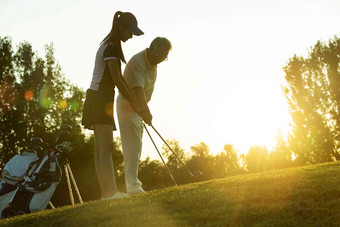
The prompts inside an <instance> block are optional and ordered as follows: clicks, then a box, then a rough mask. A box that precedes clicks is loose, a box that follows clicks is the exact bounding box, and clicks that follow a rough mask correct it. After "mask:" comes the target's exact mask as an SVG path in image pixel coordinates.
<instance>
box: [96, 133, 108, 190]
mask: <svg viewBox="0 0 340 227" xmlns="http://www.w3.org/2000/svg"><path fill="white" fill-rule="evenodd" d="M98 140H99V139H98V135H97V133H96V131H95V132H94V141H95V144H94V166H95V169H96V174H97V179H98V182H99V186H100V191H101V196H102V197H103V193H105V192H106V191H107V190H106V185H105V181H104V179H103V177H102V174H101V168H100V147H99V141H98Z"/></svg>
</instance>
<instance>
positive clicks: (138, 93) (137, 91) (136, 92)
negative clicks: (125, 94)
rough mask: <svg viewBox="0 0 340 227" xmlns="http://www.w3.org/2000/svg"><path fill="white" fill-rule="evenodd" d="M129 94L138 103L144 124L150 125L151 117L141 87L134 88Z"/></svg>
mask: <svg viewBox="0 0 340 227" xmlns="http://www.w3.org/2000/svg"><path fill="white" fill-rule="evenodd" d="M131 92H132V94H133V96H134V97H136V101H137V103H138V106H139V108H140V110H141V112H140V113H139V114H140V116H141V117H142V118H143V120H144V121H145V123H147V124H148V125H151V124H152V115H151V113H150V109H149V107H148V104H147V101H146V96H145V91H144V88H143V87H140V86H139V87H134V88H132V89H131Z"/></svg>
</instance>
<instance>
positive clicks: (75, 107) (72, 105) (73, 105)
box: [70, 101, 79, 111]
mask: <svg viewBox="0 0 340 227" xmlns="http://www.w3.org/2000/svg"><path fill="white" fill-rule="evenodd" d="M70 108H71V110H72V111H77V110H78V109H79V103H78V102H76V101H71V103H70Z"/></svg>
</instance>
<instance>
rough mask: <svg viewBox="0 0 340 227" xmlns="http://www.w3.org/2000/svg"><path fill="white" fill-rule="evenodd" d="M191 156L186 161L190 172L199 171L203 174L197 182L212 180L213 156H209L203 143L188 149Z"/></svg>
mask: <svg viewBox="0 0 340 227" xmlns="http://www.w3.org/2000/svg"><path fill="white" fill-rule="evenodd" d="M190 150H191V152H192V153H193V155H192V156H191V158H190V159H189V160H188V161H187V166H188V167H189V169H190V170H191V172H193V173H194V172H196V171H201V172H202V173H203V175H202V177H201V178H200V179H199V180H202V181H203V180H208V179H213V178H214V164H213V161H214V160H213V156H211V155H210V149H209V147H208V145H206V144H205V143H204V142H201V143H199V144H196V145H194V146H191V147H190Z"/></svg>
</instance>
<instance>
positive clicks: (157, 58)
mask: <svg viewBox="0 0 340 227" xmlns="http://www.w3.org/2000/svg"><path fill="white" fill-rule="evenodd" d="M168 54H169V51H164V50H160V49H156V50H153V49H151V50H150V56H149V57H150V59H149V60H150V63H151V65H154V66H156V65H158V64H159V63H161V62H163V61H166V60H168Z"/></svg>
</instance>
